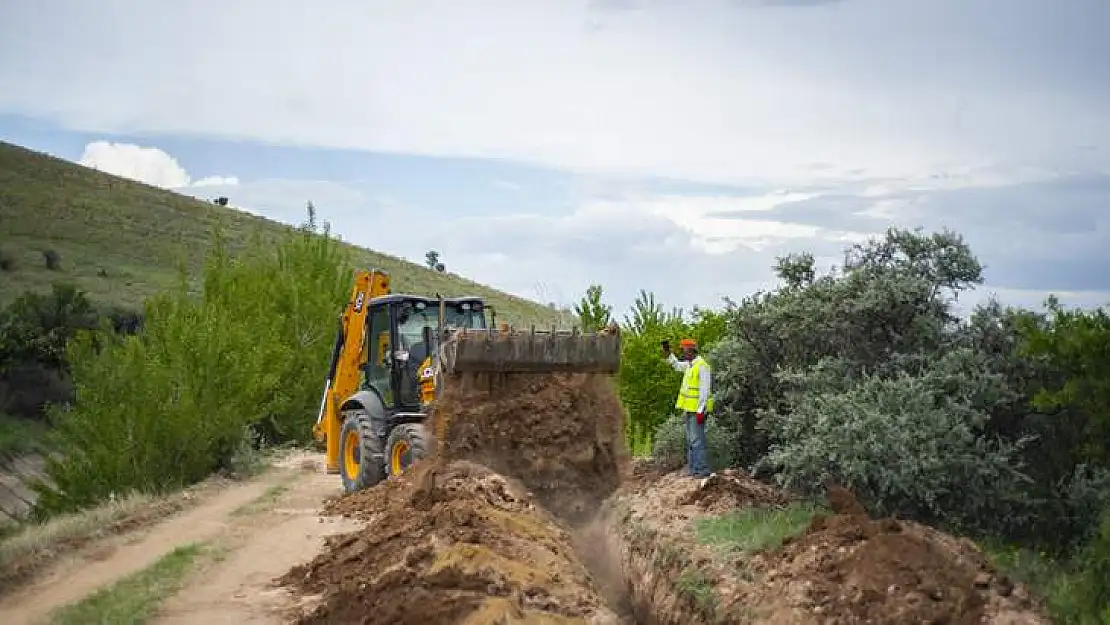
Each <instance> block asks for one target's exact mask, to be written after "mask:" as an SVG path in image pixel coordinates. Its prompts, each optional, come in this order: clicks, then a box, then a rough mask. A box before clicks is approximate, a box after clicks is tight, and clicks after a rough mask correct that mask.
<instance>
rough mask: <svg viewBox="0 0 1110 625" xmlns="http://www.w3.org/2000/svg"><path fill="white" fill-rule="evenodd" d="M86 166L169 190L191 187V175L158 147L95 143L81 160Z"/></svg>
mask: <svg viewBox="0 0 1110 625" xmlns="http://www.w3.org/2000/svg"><path fill="white" fill-rule="evenodd" d="M78 162H79V163H80V164H82V165H84V166H85V167H91V168H93V169H97V170H99V171H102V172H105V173H109V174H115V175H117V176H121V177H124V178H130V179H132V180H138V181H139V182H145V183H147V184H149V185H154V186H156V187H163V188H167V189H172V188H177V187H186V186H189V174H188V172H186V171H185V168H184V167H182V166H181V165H180V164H179V163H178V162H177V159H175V158H173V157H172V156H170V155H169V154H166V153H165V152H163V151H162V150H159V149H158V148H144V147H140V146H137V145H131V144H128V143H109V142H107V141H93V142H92V143H90V144H88V145H86V146H85V152H84V153H83V154H81V159H80V160H79V161H78Z"/></svg>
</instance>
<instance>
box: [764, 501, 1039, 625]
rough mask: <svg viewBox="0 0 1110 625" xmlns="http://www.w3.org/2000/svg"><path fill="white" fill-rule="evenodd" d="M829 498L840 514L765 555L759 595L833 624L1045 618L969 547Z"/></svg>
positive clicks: (967, 624)
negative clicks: (785, 599)
mask: <svg viewBox="0 0 1110 625" xmlns="http://www.w3.org/2000/svg"><path fill="white" fill-rule="evenodd" d="M829 500H830V503H831V504H832V506H833V508H834V510H835V511H836V512H837V514H835V515H834V516H817V517H815V518H814V519H813V521H812V523H811V524H810V526H809V528H808V529H807V530H806V532H805V533H804V534H803V535H802V536H801V537H799V538H797V539H794V540H787V541H786V544H785V545H784V546H783V547H782V548H781V549H780V550H778V551H776V552H772V553H769V554H766V556H765V558H761V559H762V560H764V564H765V566H764V567H760V568H762V571H761V572H762V573H763V574H764V576H765V579H766V580H767V582H768V583H766V584H764V585H763V586H762V588H761V589H760V593H759V594H762V595H763V596H764V597H765V598H769V597H774V599H773V600H772V601H771V603H780V602H781V600H782V598H783V597H788V598H789V603H790V604H791V605H790V608H789V611H790V612H791V613H793V614H796V613H797V612H796V611H797V610H798V609H799V608H801V609H802V610H804V611H805V612H808V613H810V614H812V615H813V616H815V617H816V620H817V622H821V623H829V624H831V625H838V624H839V625H847V624H849V623H891V624H894V623H948V624H951V625H971V624H973V623H983V622H987V623H1007V624H1011V625H1013V624H1016V623H1029V624H1033V623H1043V622H1045V621H1043V620H1042V619H1041V617H1040V616H1039V615H1038V614H1036V613H1035V612H1034V611H1033V610H1032V607H1033V606H1031V605H1030V602H1029V601H1028V600H1027V595H1025V594H1024V592H1017V593H1015V592H1014V591H1015V588H1014V585H1013V583H1012V582H1010V581H1009V580H1007V579H1006V578H1005V576H1001V575H998V574H997V572H996V571H995V570H994V569H993V568H992V567H991V566H990V564H989V563H988V562H987V560H986V558H985V557H984V556H983V555H982V553H981V552H980V551H979V550H978V549H977V548H976V547H975V546H974V544H972V543H970V541H967V540H959V539H956V538H954V537H952V536H949V535H947V534H944V533H942V532H938V531H936V530H934V529H931V528H928V527H925V526H923V525H920V524H917V523H912V522H904V521H898V520H895V519H881V520H873V519H871V518H869V517H868V516H867V514H866V512H865V511H864V509H863V507H862V506H860V505H859V503H858V502H857V501H856V500H855V498H854V497H853V496H852V495H851V493H850V492H848V491H846V490H844V489H842V488H838V487H832V488H830V490H829ZM780 605H781V603H780ZM782 607H786V606H782Z"/></svg>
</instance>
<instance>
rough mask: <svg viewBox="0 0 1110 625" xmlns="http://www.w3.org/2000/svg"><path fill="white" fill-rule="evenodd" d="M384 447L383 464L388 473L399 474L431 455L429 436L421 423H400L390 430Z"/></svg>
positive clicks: (391, 474)
mask: <svg viewBox="0 0 1110 625" xmlns="http://www.w3.org/2000/svg"><path fill="white" fill-rule="evenodd" d="M385 449H386V454H385V460H386V462H385V466H386V469H387V470H388V471H389V475H390V476H394V475H400V474H401V473H403V472H404V471H405V469H408V468H409V467H411V466H412V465H413V464H415V463H416V462H419V461H420V460H423V459H424V458H427V457H428V456H429V455H431V449H432V444H431V436H430V435H429V434H428V430H427V429H426V428H425V427H424V424H423V423H402V424H400V425H398V426H396V427H394V428H393V429H392V430H390V432H389V437H388V438H386V441H385Z"/></svg>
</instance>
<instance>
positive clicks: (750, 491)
mask: <svg viewBox="0 0 1110 625" xmlns="http://www.w3.org/2000/svg"><path fill="white" fill-rule="evenodd" d="M789 501H790V498H789V497H788V496H787V495H786V494H785V493H783V492H782V491H780V490H778V489H775V488H773V487H771V486H769V485H767V484H764V483H762V482H757V481H755V480H753V479H751V478H750V477H749V476H748V475H747V474H746V473H744V472H743V471H738V470H735V469H726V470H724V471H721V472H719V473H716V474H714V475H712V476H710V477H709V478H708V479H706V481H705V483H704V484H700V485H699V486H698V488H696V489H692V490H690V491H689V492H688V493H686V494H685V495H682V496H680V497H678V503H679V505H682V506H697V507H698V508H699V509H700V510H703V511H705V512H711V513H714V514H723V513H725V512H728V511H729V510H735V509H737V508H742V507H746V506H756V505H758V506H765V505H779V504H785V503H787V502H789Z"/></svg>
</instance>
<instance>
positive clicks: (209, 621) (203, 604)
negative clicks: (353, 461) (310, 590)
mask: <svg viewBox="0 0 1110 625" xmlns="http://www.w3.org/2000/svg"><path fill="white" fill-rule="evenodd" d="M309 462H311V461H309ZM322 465H323V456H322V455H321V456H319V460H318V461H317V462H316V466H314V467H313V472H312V473H306V474H305V475H303V476H302V477H299V478H298V479H297V480H296V481H295V482H293V483H292V484H291V485H290V489H289V490H288V491H286V492H285V493H283V494H282V495H281V497H279V498H278V500H277V501H276V502H275V505H274V507H272V508H270V509H268V510H265V511H261V512H258V513H255V514H252V515H250V518H249V520H247V521H246V522H244V523H242V524H240V525H238V526H236V527H235V528H233V530H232V531H231V532H230V534H229V536H227V540H226V544H223V545H220V546H222V547H227V548H229V549H230V550H231V555H230V556H229V557H228V558H226V559H224V560H222V561H220V562H215V563H211V564H210V565H209V566H206V567H205V568H204V569H202V570H200V571H196V572H195V573H194V574H193V575H192V576H191V577H190V580H189V581H187V582H186V585H185V587H184V588H183V589H182V590H181V591H180V592H178V593H177V594H176V595H175V596H174V597H172V598H170V599H169V600H167V601H166V602H165V603H163V604H162V609H161V610H160V613H159V617H158V618H156V619H155V620H154V621H153V623H154V624H155V625H222V624H225V623H226V624H228V625H231V624H235V625H270V624H274V625H277V624H281V623H286V622H288V621H289V620H290V613H291V612H293V613H296V612H299V611H300V608H299V601H298V600H297V599H295V598H294V597H293V596H292V594H291V593H290V592H289V589H287V588H281V587H279V586H278V585H277V584H276V583H275V581H274V580H275V578H277V577H280V576H281V575H283V574H285V573H286V572H287V571H288V570H289V569H290V568H291V567H293V566H295V565H297V564H300V563H301V562H305V561H308V560H311V559H312V558H313V557H314V556H316V554H318V553H319V552H320V551H321V550H322V548H323V544H324V538H325V537H327V536H330V535H333V534H336V533H340V532H349V531H352V530H355V529H358V528H359V527H360V526H361V525H362V524H361V523H359V522H356V521H352V520H344V519H339V518H335V517H332V518H328V519H323V518H321V517H320V507H321V504H323V502H324V500H325V499H327V498H328V497H330V496H332V495H337V494H339V493H340V492H341V491H342V488H341V486H340V481H339V477H338V476H335V475H327V474H326V473H324V471H323V470H322V468H320V467H322ZM221 542H224V541H221Z"/></svg>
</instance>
